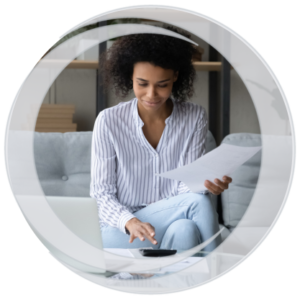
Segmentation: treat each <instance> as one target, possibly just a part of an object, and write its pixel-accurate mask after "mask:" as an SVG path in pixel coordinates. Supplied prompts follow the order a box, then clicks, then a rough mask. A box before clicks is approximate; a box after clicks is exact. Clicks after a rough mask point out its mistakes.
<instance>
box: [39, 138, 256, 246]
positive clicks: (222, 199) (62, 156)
mask: <svg viewBox="0 0 300 300" xmlns="http://www.w3.org/2000/svg"><path fill="white" fill-rule="evenodd" d="M91 140H92V132H67V133H39V132H35V134H34V159H35V165H36V171H37V175H38V177H39V180H40V184H41V187H42V189H43V191H44V194H45V195H46V196H66V197H90V196H89V189H90V159H91ZM222 143H227V144H232V145H237V146H260V145H261V137H260V135H259V134H252V133H235V134H230V135H228V136H226V137H225V138H224V139H223V141H222ZM215 147H216V142H215V139H214V137H213V135H212V134H211V132H208V135H207V138H206V149H207V150H206V151H207V152H209V151H211V150H212V149H214V148H215ZM260 164H261V151H259V152H258V153H257V154H256V155H254V156H253V157H252V158H251V159H250V160H248V161H247V162H246V163H245V164H243V165H242V166H241V167H239V168H238V170H236V171H235V172H234V173H233V174H232V175H231V177H232V179H233V182H232V183H231V184H230V187H229V189H228V190H226V191H224V192H223V193H222V194H221V195H220V196H212V201H213V203H214V204H215V207H216V210H217V212H218V214H219V223H220V228H221V227H224V230H223V231H222V239H223V240H225V239H226V237H227V236H228V235H229V234H230V233H231V232H232V231H233V230H234V228H235V227H236V226H237V224H238V223H239V222H240V220H241V219H242V217H243V215H244V213H245V212H246V210H247V208H248V206H249V203H250V202H251V199H252V196H253V193H254V191H255V187H256V184H257V181H258V176H259V172H260Z"/></svg>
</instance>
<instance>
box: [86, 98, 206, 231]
mask: <svg viewBox="0 0 300 300" xmlns="http://www.w3.org/2000/svg"><path fill="white" fill-rule="evenodd" d="M137 101H138V100H137V98H133V99H132V100H130V101H128V102H121V103H119V104H118V105H116V106H114V107H110V108H107V109H104V110H103V111H101V112H100V114H99V115H98V117H97V119H96V121H95V125H94V131H93V138H92V155H91V185H90V196H91V197H93V198H95V199H96V200H97V205H98V210H99V219H100V226H101V227H103V226H107V224H108V225H110V226H113V227H117V228H119V230H121V231H122V232H123V233H127V232H126V229H125V224H126V222H127V221H129V220H130V219H132V218H134V215H133V214H132V213H133V212H135V211H138V210H140V209H141V208H143V207H145V206H147V205H149V204H151V203H154V202H157V201H159V200H161V199H164V198H166V197H173V196H176V195H178V194H181V193H186V192H189V191H190V190H189V188H188V187H187V186H186V185H185V184H184V183H183V182H180V181H176V180H171V179H167V178H161V177H159V176H156V175H155V173H163V172H166V171H169V170H173V169H175V168H178V167H181V166H184V165H186V164H189V163H191V162H193V161H194V160H196V159H197V158H199V157H200V156H202V155H203V154H204V153H205V140H206V134H207V128H208V127H207V125H208V124H207V115H206V112H205V110H204V108H203V107H202V106H199V105H197V104H194V103H191V102H184V103H182V104H178V103H176V102H175V101H174V99H172V101H173V111H172V113H171V115H170V116H169V117H168V118H167V119H166V120H165V124H166V125H165V128H164V130H163V133H162V136H161V138H160V141H159V143H158V145H157V147H156V149H154V148H153V147H152V146H151V144H150V143H149V142H148V140H147V139H146V138H145V136H144V133H143V130H142V127H143V125H144V123H143V121H142V119H141V118H140V116H139V114H138V107H137Z"/></svg>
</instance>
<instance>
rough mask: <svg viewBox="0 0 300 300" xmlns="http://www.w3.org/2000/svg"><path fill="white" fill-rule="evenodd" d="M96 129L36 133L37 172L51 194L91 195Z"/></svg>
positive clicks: (46, 191) (47, 191) (41, 182)
mask: <svg viewBox="0 0 300 300" xmlns="http://www.w3.org/2000/svg"><path fill="white" fill-rule="evenodd" d="M91 139H92V132H67V133H56V132H51V133H42V132H36V133H35V135H34V158H35V165H36V170H37V175H38V177H39V180H40V184H41V186H42V189H43V191H44V193H45V195H47V196H73V197H89V189H90V180H91V175H90V169H91V168H90V163H91V162H90V161H91Z"/></svg>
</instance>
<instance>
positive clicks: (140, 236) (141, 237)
mask: <svg viewBox="0 0 300 300" xmlns="http://www.w3.org/2000/svg"><path fill="white" fill-rule="evenodd" d="M137 236H138V238H139V239H140V240H141V241H142V242H143V241H144V240H145V238H144V236H143V234H142V233H141V232H139V233H138V234H137Z"/></svg>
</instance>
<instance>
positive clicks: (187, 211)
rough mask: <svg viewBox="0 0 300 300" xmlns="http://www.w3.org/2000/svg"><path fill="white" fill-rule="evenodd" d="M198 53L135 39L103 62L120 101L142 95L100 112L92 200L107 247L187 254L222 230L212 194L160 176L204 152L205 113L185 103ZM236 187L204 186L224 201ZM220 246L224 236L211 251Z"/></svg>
mask: <svg viewBox="0 0 300 300" xmlns="http://www.w3.org/2000/svg"><path fill="white" fill-rule="evenodd" d="M168 29H170V30H173V31H175V32H177V33H178V31H177V30H176V29H174V28H171V27H168ZM180 34H182V35H185V36H187V37H189V36H188V35H187V34H186V33H182V32H180ZM195 53H196V50H195V48H194V46H193V45H192V44H190V43H189V42H186V41H184V40H181V39H177V38H174V37H169V36H164V35H159V34H157V35H156V34H133V35H128V36H124V37H122V38H120V39H118V40H117V41H116V42H115V43H114V44H113V45H112V47H111V48H110V49H109V50H108V51H107V52H106V53H105V54H104V57H101V61H102V62H103V63H102V65H101V69H102V70H101V71H102V72H103V74H104V75H105V78H104V83H105V85H106V86H108V85H109V84H111V83H112V84H113V87H114V88H115V91H116V94H117V95H118V96H119V95H120V94H121V95H122V96H126V95H127V94H128V92H129V91H130V90H132V89H133V91H134V94H135V98H133V99H132V100H130V101H128V102H121V103H119V104H118V105H116V106H114V107H111V108H108V109H105V110H103V111H101V112H100V114H99V115H98V117H97V119H96V122H95V126H94V132H93V142H92V164H91V176H92V177H91V193H90V195H91V197H93V198H95V199H97V203H98V208H99V217H100V225H101V232H102V239H103V247H104V248H142V247H149V246H151V247H153V248H154V249H157V248H161V249H177V250H179V251H180V250H182V251H183V250H187V249H190V248H192V247H195V246H197V245H198V244H200V243H202V242H204V241H205V240H207V239H208V238H210V237H211V236H213V235H214V234H215V233H216V232H218V230H219V226H218V215H217V213H216V211H215V209H214V207H213V205H212V203H211V199H210V195H209V193H208V192H207V193H205V192H203V193H201V194H196V193H192V192H191V191H190V190H189V188H188V187H187V186H186V185H185V184H184V183H183V182H178V181H175V180H170V179H166V178H160V177H159V176H156V175H155V174H156V173H162V172H165V171H168V170H172V169H175V168H178V167H180V166H183V165H185V164H188V163H191V162H192V161H194V160H195V159H197V158H199V157H200V156H202V155H203V154H204V153H205V138H206V134H207V125H208V124H207V116H206V113H205V110H204V109H203V107H201V106H199V105H196V104H193V103H191V102H185V101H186V100H187V98H190V97H191V96H192V94H193V81H194V77H195V70H194V68H193V65H192V57H193V55H194V54H195ZM230 182H231V178H230V177H223V178H222V180H219V179H215V181H214V183H212V182H210V181H206V182H205V187H206V188H207V190H208V191H209V192H210V193H212V194H215V195H217V194H220V193H221V192H222V191H224V189H227V188H228V184H229V183H230ZM128 235H130V237H128ZM220 242H221V238H220V236H218V237H217V238H216V239H215V240H214V241H213V242H211V243H210V244H209V245H208V246H206V247H205V248H204V250H205V251H211V250H213V249H214V248H215V247H217V246H218V245H219V244H220Z"/></svg>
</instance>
